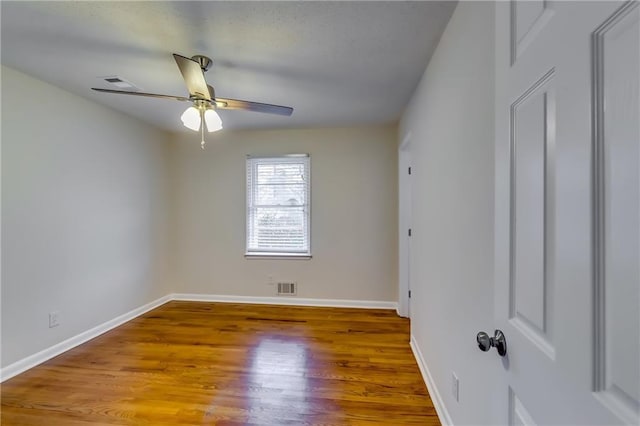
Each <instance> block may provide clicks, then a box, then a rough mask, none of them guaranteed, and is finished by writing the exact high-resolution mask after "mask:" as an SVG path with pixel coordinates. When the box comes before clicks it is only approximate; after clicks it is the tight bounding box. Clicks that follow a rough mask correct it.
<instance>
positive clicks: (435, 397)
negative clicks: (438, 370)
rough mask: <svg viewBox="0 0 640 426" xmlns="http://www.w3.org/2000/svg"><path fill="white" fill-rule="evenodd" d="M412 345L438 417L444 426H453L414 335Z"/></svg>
mask: <svg viewBox="0 0 640 426" xmlns="http://www.w3.org/2000/svg"><path fill="white" fill-rule="evenodd" d="M410 345H411V350H412V351H413V356H414V357H415V358H416V362H417V363H418V368H420V372H421V373H422V378H423V379H424V382H425V384H426V385H427V390H428V391H429V396H431V401H432V402H433V406H434V407H435V409H436V413H438V417H439V418H440V423H442V424H443V425H451V426H453V422H452V421H451V415H450V414H449V412H448V411H447V407H445V405H444V401H443V400H442V395H440V392H438V388H437V387H436V383H435V382H434V381H433V377H432V376H431V372H429V368H427V364H426V363H425V362H424V357H423V356H422V352H421V351H420V347H419V346H418V343H417V342H416V340H415V338H414V337H413V334H412V335H411V343H410Z"/></svg>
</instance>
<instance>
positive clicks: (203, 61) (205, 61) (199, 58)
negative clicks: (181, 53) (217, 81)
mask: <svg viewBox="0 0 640 426" xmlns="http://www.w3.org/2000/svg"><path fill="white" fill-rule="evenodd" d="M191 59H193V60H194V61H196V62H197V63H198V64H200V68H202V71H209V68H211V65H212V64H213V61H212V60H211V58H209V57H207V56H203V55H195V56H192V57H191Z"/></svg>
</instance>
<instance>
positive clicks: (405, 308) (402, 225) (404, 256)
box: [398, 132, 412, 318]
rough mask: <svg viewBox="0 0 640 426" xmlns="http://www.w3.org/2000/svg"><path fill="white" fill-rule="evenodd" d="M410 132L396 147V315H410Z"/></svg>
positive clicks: (407, 316)
mask: <svg viewBox="0 0 640 426" xmlns="http://www.w3.org/2000/svg"><path fill="white" fill-rule="evenodd" d="M409 167H411V132H409V133H407V134H406V135H405V136H404V138H403V139H402V142H401V143H400V146H399V147H398V315H400V316H401V317H406V318H409V317H410V315H411V299H410V297H409V292H410V291H411V238H410V237H409V235H408V230H409V229H410V228H411V198H412V197H411V175H409V173H408V170H409Z"/></svg>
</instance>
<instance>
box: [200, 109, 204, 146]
mask: <svg viewBox="0 0 640 426" xmlns="http://www.w3.org/2000/svg"><path fill="white" fill-rule="evenodd" d="M200 137H201V140H200V149H202V150H204V110H203V109H202V108H201V109H200Z"/></svg>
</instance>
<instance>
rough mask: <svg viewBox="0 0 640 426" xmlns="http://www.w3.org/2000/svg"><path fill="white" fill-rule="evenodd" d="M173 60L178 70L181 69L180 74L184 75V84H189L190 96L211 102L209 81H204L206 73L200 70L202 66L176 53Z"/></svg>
mask: <svg viewBox="0 0 640 426" xmlns="http://www.w3.org/2000/svg"><path fill="white" fill-rule="evenodd" d="M173 58H174V59H175V60H176V64H178V68H180V73H182V78H184V82H185V83H186V84H187V88H188V89H189V94H190V95H191V96H192V97H195V98H198V99H206V100H208V101H210V100H211V96H210V95H209V88H208V87H207V81H206V80H205V79H204V73H203V72H202V68H200V64H199V63H197V62H196V61H194V60H193V59H189V58H185V57H184V56H180V55H178V54H175V53H174V54H173Z"/></svg>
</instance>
